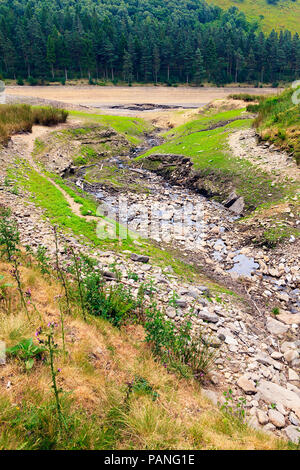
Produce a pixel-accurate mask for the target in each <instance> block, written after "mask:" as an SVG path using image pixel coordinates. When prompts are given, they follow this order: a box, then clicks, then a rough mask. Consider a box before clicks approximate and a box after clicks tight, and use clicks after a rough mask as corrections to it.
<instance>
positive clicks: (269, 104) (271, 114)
mask: <svg viewBox="0 0 300 470" xmlns="http://www.w3.org/2000/svg"><path fill="white" fill-rule="evenodd" d="M293 96H294V98H295V99H294V101H295V100H296V99H297V100H298V101H299V96H300V88H298V90H295V89H292V88H290V89H288V90H285V91H284V92H283V93H281V94H280V95H276V96H271V97H269V98H266V99H265V100H262V101H261V102H260V104H259V105H258V106H255V107H254V108H253V107H252V106H251V105H250V106H249V108H250V109H252V108H253V109H254V110H256V111H257V112H258V116H257V118H256V119H255V121H254V126H255V127H256V128H257V130H258V132H259V133H260V135H261V137H262V139H263V140H267V141H270V142H273V143H274V144H275V145H277V146H279V147H280V148H283V149H284V150H287V151H288V152H291V153H293V155H294V157H295V159H296V161H297V163H298V165H300V104H296V103H295V102H293Z"/></svg>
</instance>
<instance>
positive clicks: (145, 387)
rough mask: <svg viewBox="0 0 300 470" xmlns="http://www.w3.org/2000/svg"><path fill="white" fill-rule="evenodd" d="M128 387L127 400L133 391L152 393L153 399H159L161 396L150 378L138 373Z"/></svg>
mask: <svg viewBox="0 0 300 470" xmlns="http://www.w3.org/2000/svg"><path fill="white" fill-rule="evenodd" d="M127 387H128V389H127V397H126V399H127V400H128V398H129V396H130V395H131V394H132V393H137V394H145V395H150V396H151V398H152V400H153V401H155V400H157V398H158V396H159V395H158V393H157V392H156V391H155V390H154V388H153V387H152V385H150V383H149V382H148V380H147V379H145V378H144V377H140V376H138V375H136V376H135V377H134V379H133V380H132V381H131V382H128V384H127Z"/></svg>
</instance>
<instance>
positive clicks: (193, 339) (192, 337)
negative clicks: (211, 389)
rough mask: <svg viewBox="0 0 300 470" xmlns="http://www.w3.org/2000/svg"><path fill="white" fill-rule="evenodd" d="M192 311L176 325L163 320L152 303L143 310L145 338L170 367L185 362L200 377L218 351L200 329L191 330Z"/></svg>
mask: <svg viewBox="0 0 300 470" xmlns="http://www.w3.org/2000/svg"><path fill="white" fill-rule="evenodd" d="M191 315H192V314H187V315H186V316H185V317H184V318H183V320H182V321H181V323H180V324H179V325H177V324H175V323H174V322H173V321H171V320H166V319H165V318H164V315H163V314H162V312H160V311H159V310H158V309H157V307H156V305H155V304H152V306H150V308H148V309H147V310H146V323H145V330H146V332H147V336H146V341H147V342H148V343H150V344H151V345H152V348H153V351H154V354H155V355H157V356H160V357H161V359H162V361H163V362H164V363H166V364H169V365H171V367H177V366H178V365H180V364H183V365H185V366H188V367H189V368H190V369H191V371H192V373H193V375H194V377H196V378H198V379H201V378H202V377H203V376H204V374H206V373H207V372H208V370H209V368H210V367H211V365H212V364H213V362H214V360H215V357H216V354H217V352H216V349H214V348H213V347H212V346H211V344H210V341H208V339H207V338H204V334H203V332H202V331H201V330H200V329H198V330H197V331H192V322H191Z"/></svg>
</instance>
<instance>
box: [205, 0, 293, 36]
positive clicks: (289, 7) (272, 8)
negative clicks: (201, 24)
mask: <svg viewBox="0 0 300 470" xmlns="http://www.w3.org/2000/svg"><path fill="white" fill-rule="evenodd" d="M208 3H213V4H214V5H218V6H219V7H221V8H224V9H227V8H230V7H237V8H238V9H239V10H240V11H242V12H244V13H245V15H246V17H247V19H248V20H256V21H257V22H258V24H259V26H260V28H261V29H262V30H263V31H265V32H268V33H270V32H271V31H272V29H275V30H276V31H280V30H284V29H288V30H289V31H291V32H294V33H295V32H299V18H300V3H299V1H296V2H295V1H293V0H280V1H278V2H277V3H276V4H271V3H269V2H268V1H267V0H238V1H237V0H208Z"/></svg>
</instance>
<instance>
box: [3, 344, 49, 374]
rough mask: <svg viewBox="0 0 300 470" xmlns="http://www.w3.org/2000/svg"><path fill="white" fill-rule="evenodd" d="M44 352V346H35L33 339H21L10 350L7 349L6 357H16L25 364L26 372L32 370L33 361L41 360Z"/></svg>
mask: <svg viewBox="0 0 300 470" xmlns="http://www.w3.org/2000/svg"><path fill="white" fill-rule="evenodd" d="M45 351H46V348H45V347H44V346H41V345H40V346H37V345H35V344H34V342H33V339H32V338H29V339H23V340H22V341H20V342H19V343H18V344H16V345H15V346H13V347H12V348H8V349H7V350H6V353H7V355H8V356H11V357H17V358H18V359H20V360H21V361H22V362H25V368H26V370H30V369H32V367H33V366H34V362H35V360H38V359H41V358H42V357H43V355H44V353H45Z"/></svg>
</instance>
